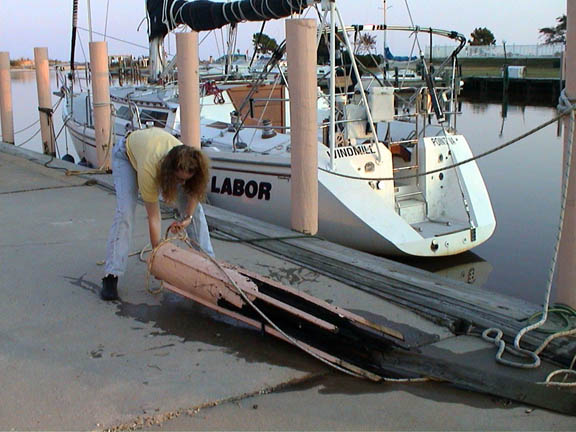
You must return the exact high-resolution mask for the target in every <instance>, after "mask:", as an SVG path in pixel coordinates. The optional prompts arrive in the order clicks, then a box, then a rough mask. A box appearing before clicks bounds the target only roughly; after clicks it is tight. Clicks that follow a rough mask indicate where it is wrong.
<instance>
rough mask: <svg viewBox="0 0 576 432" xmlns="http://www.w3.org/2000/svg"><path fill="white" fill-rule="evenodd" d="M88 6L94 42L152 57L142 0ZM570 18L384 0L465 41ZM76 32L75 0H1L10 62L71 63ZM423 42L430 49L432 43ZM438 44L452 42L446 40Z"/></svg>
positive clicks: (203, 51)
mask: <svg viewBox="0 0 576 432" xmlns="http://www.w3.org/2000/svg"><path fill="white" fill-rule="evenodd" d="M89 3H90V4H91V10H92V12H91V22H92V29H93V32H94V33H93V40H94V41H102V40H106V41H107V42H108V53H109V54H110V55H112V54H116V55H120V54H132V55H136V56H140V55H147V54H148V49H147V36H146V29H147V26H146V22H145V16H146V13H145V0H90V1H89ZM383 4H384V2H383V0H337V5H338V7H339V9H340V12H341V14H342V16H343V18H344V20H345V21H346V23H347V24H381V23H382V22H383V20H384V8H383ZM87 5H88V0H79V7H78V26H79V27H83V28H85V29H88V27H89V26H88V15H89V14H88V7H87ZM407 5H408V8H407ZM565 13H566V0H473V1H472V0H434V1H431V0H386V22H387V24H389V25H410V24H411V21H412V22H413V24H414V25H419V26H422V27H434V28H441V29H445V30H454V31H457V32H459V33H462V34H464V35H465V36H466V37H467V38H470V33H471V32H472V31H474V29H475V28H477V27H487V28H488V29H489V30H491V31H492V33H493V34H494V36H495V37H496V41H497V44H501V43H502V41H505V42H506V45H507V46H510V45H514V44H516V45H534V44H538V43H541V42H542V41H541V39H539V32H538V30H539V29H540V28H542V27H553V26H555V25H556V18H557V17H559V16H560V15H562V14H565ZM310 16H311V17H313V16H315V15H310ZM143 20H144V22H143ZM260 27H261V24H260V23H246V24H242V25H241V26H240V27H239V32H238V44H237V49H239V50H240V52H242V53H245V52H246V51H247V50H249V49H250V50H251V38H252V34H254V33H256V32H258V31H259V30H260ZM71 29H72V0H49V1H46V0H0V51H7V52H8V53H9V54H10V58H11V59H18V58H33V57H34V48H35V47H47V48H48V55H49V57H50V58H51V59H58V60H69V59H70V40H71V33H72V31H71ZM96 32H98V33H101V34H96ZM264 33H266V34H268V35H269V36H271V37H273V38H275V39H276V40H277V41H281V40H283V39H284V26H283V23H282V21H271V22H268V23H267V24H266V27H265V29H264ZM103 34H106V38H104V36H103ZM206 35H207V37H206V38H205V40H204V41H203V42H202V44H201V46H200V58H201V59H207V58H208V57H209V56H211V55H212V56H213V57H215V58H217V57H219V56H220V55H221V54H222V53H223V48H222V36H223V34H222V32H220V31H219V30H218V31H215V32H212V33H211V34H208V33H205V32H203V33H201V34H200V40H202V39H203V38H204V37H205V36H206ZM113 38H115V39H113ZM89 39H90V35H89V32H88V31H87V30H79V41H78V42H77V49H76V59H77V61H83V60H84V59H85V57H86V56H88V55H89V54H88V42H89ZM116 39H120V40H121V41H118V40H116ZM122 41H125V42H122ZM387 42H388V46H389V47H390V48H391V51H392V53H393V54H394V55H407V54H410V50H411V46H412V43H411V41H410V40H408V39H407V36H394V35H389V36H387ZM421 43H424V44H427V43H428V40H427V38H423V39H422V42H421ZM434 43H435V44H438V45H450V43H449V42H446V43H444V42H440V41H435V42H434ZM165 47H166V49H167V51H169V53H174V51H175V47H176V44H175V42H174V38H173V37H171V38H169V39H168V40H166V42H165ZM379 52H382V50H381V49H379ZM250 54H251V51H250Z"/></svg>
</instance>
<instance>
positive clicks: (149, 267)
mask: <svg viewBox="0 0 576 432" xmlns="http://www.w3.org/2000/svg"><path fill="white" fill-rule="evenodd" d="M167 234H168V233H166V235H167ZM172 240H182V241H184V242H185V243H186V244H187V245H188V247H190V248H191V249H194V250H198V251H199V252H200V254H201V255H203V256H204V257H205V258H208V259H209V260H210V262H212V264H214V265H215V266H216V267H217V268H218V270H220V272H221V273H222V274H223V275H224V276H225V278H226V279H227V280H228V282H229V284H230V285H231V286H233V287H234V288H235V289H236V291H237V292H238V294H240V296H241V297H242V299H243V300H244V301H245V302H246V303H247V304H248V305H250V307H252V309H254V311H256V313H258V315H260V317H262V319H264V321H266V322H267V323H268V324H269V325H270V326H271V327H273V328H274V329H275V330H276V331H277V332H278V333H280V334H281V335H282V336H283V337H284V338H285V339H286V340H287V341H288V342H289V343H291V344H292V345H294V346H296V347H297V348H299V349H301V350H302V351H304V352H305V353H307V354H309V355H310V356H312V357H314V358H315V359H317V360H319V361H321V362H322V363H324V364H326V365H328V366H330V367H332V368H334V369H336V370H338V371H340V372H343V373H345V374H347V375H350V376H353V377H356V378H370V377H369V376H365V375H362V374H360V373H357V372H354V371H352V370H350V369H347V368H346V367H344V366H341V365H339V364H337V363H334V362H331V361H329V360H326V359H325V358H323V357H321V356H319V355H318V354H316V353H315V352H313V351H312V350H310V349H308V348H307V347H306V346H304V345H303V344H301V343H300V341H298V340H297V339H294V338H293V337H291V336H290V335H288V334H287V333H286V332H284V331H283V330H282V329H281V328H280V327H278V325H277V324H276V323H274V322H273V321H272V320H271V319H270V318H269V317H268V316H267V315H266V314H265V313H264V312H263V311H262V310H260V308H258V306H256V305H255V304H254V303H253V302H252V301H251V300H250V299H249V298H248V296H247V295H246V293H245V292H244V290H243V289H242V288H240V287H239V286H238V285H237V284H236V282H235V281H234V280H233V279H232V278H231V277H230V276H229V275H228V273H226V271H225V270H224V268H223V267H222V265H221V264H220V263H219V262H218V261H216V260H215V259H214V258H212V257H211V256H210V255H208V254H207V253H206V252H204V251H203V250H202V248H201V247H200V246H199V245H198V244H197V243H195V242H194V241H193V240H192V239H190V238H189V237H188V235H187V234H186V231H185V230H182V231H181V232H180V234H179V235H178V236H176V237H172V238H168V237H166V238H165V239H164V240H162V241H161V242H160V243H159V244H158V246H156V247H155V248H154V249H153V250H152V255H151V256H150V258H149V259H148V265H147V277H146V279H147V281H149V279H150V275H151V270H152V265H153V263H154V258H155V256H156V253H157V251H158V250H159V249H160V247H161V246H162V245H164V244H166V243H169V242H170V241H172ZM194 246H196V247H194ZM147 290H148V292H150V293H152V294H158V293H160V292H162V290H163V286H162V285H161V286H160V288H159V289H157V290H150V289H149V288H148V284H147ZM371 375H372V374H371ZM370 379H372V380H375V379H374V378H370ZM378 380H382V381H385V382H411V383H416V382H427V381H431V379H430V378H428V377H423V378H408V379H404V378H385V377H378Z"/></svg>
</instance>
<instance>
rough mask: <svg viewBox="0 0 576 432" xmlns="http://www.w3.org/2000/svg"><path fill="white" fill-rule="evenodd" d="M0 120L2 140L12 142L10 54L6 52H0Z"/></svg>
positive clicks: (12, 115) (12, 118) (12, 116)
mask: <svg viewBox="0 0 576 432" xmlns="http://www.w3.org/2000/svg"><path fill="white" fill-rule="evenodd" d="M0 121H1V122H2V141H4V142H6V143H9V144H14V112H13V109H12V80H11V78H10V54H9V53H8V52H0Z"/></svg>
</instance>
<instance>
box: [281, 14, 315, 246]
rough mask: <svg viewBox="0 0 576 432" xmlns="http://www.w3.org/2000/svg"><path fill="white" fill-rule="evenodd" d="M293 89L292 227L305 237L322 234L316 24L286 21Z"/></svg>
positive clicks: (290, 79)
mask: <svg viewBox="0 0 576 432" xmlns="http://www.w3.org/2000/svg"><path fill="white" fill-rule="evenodd" d="M286 47H287V54H288V83H289V86H290V140H291V148H292V152H291V161H292V173H291V179H290V183H291V224H292V229H293V230H295V231H299V232H302V233H305V234H310V235H314V234H316V233H317V232H318V134H317V120H316V119H317V100H316V98H317V84H316V21H315V20H313V19H290V20H286Z"/></svg>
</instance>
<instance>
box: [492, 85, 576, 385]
mask: <svg viewBox="0 0 576 432" xmlns="http://www.w3.org/2000/svg"><path fill="white" fill-rule="evenodd" d="M573 102H574V101H571V100H570V99H568V97H567V95H566V93H565V90H563V91H562V94H561V96H560V101H559V104H558V110H559V111H560V114H559V115H558V116H557V117H555V119H556V120H558V119H559V118H562V117H565V116H569V120H570V127H569V131H568V141H567V145H566V158H565V159H566V162H565V167H564V175H563V183H562V195H561V197H562V198H561V208H560V220H559V223H558V230H557V234H556V243H555V245H554V253H553V254H552V260H551V264H550V269H549V272H548V281H547V285H546V293H545V301H544V305H543V308H542V314H541V318H540V320H538V321H537V322H535V323H533V324H529V325H527V326H526V327H524V328H522V329H521V330H520V331H519V332H518V333H517V334H516V337H515V338H514V348H510V347H507V346H506V343H505V342H504V341H503V340H502V336H503V332H502V330H500V329H498V328H489V329H486V330H484V332H482V338H483V339H484V340H486V341H488V342H492V343H494V344H495V345H496V346H497V347H498V351H497V353H496V361H497V362H498V363H501V364H504V365H506V366H512V367H517V368H523V369H532V368H537V367H539V366H540V364H541V360H540V356H539V355H540V353H541V352H542V351H543V350H544V349H545V348H546V346H548V344H549V343H550V342H552V341H553V340H554V339H557V338H559V337H564V336H571V335H574V334H576V328H573V329H569V330H564V331H560V332H556V333H554V334H551V335H550V336H548V337H547V338H546V339H545V340H544V342H542V344H541V345H540V346H539V347H538V348H536V350H534V351H530V350H527V349H524V348H522V347H521V346H520V341H521V339H522V337H523V336H524V335H525V334H526V333H528V332H530V331H532V330H535V329H537V328H539V327H541V326H543V325H544V323H545V322H546V320H547V318H548V312H549V306H550V294H551V292H552V279H553V277H554V272H555V270H556V263H557V259H558V250H559V247H560V240H561V238H562V228H563V226H564V216H565V209H566V201H567V196H568V180H569V175H570V168H571V162H572V161H571V159H572V151H573V141H574V129H575V126H574V123H575V113H574V111H575V109H576V104H574V103H573ZM504 352H508V353H510V354H513V355H515V356H517V357H523V358H528V359H530V360H531V362H529V363H526V362H517V361H512V360H507V359H504V358H503V357H502V356H503V354H504ZM575 363H576V354H575V355H574V358H573V359H572V362H571V364H570V368H569V369H560V370H557V371H554V372H552V373H551V374H549V375H548V376H547V377H546V380H545V381H544V382H542V383H541V384H545V385H550V386H552V385H553V386H564V387H576V371H575V370H574V369H573V368H574V364H575ZM559 375H561V376H564V378H565V379H566V378H568V377H569V376H571V377H573V378H574V381H573V382H568V383H567V382H558V381H552V378H554V377H556V376H559Z"/></svg>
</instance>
